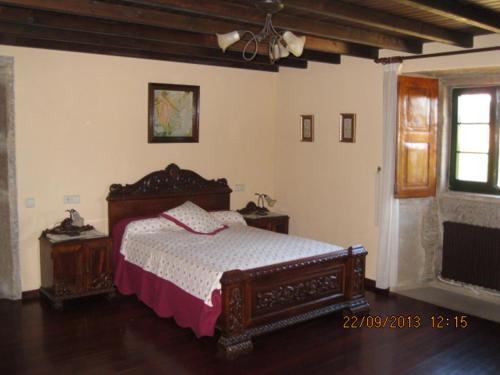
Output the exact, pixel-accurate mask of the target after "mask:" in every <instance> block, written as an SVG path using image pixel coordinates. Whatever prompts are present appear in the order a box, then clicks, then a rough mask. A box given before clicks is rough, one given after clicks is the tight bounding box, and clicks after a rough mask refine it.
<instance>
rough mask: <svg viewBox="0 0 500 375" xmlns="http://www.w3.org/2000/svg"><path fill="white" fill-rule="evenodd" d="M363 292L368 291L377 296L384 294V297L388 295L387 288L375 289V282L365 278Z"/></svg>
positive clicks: (388, 290)
mask: <svg viewBox="0 0 500 375" xmlns="http://www.w3.org/2000/svg"><path fill="white" fill-rule="evenodd" d="M365 290H369V291H370V292H374V293H377V294H384V295H388V294H389V292H390V289H389V288H387V289H381V288H377V285H376V283H375V280H372V279H367V278H366V277H365Z"/></svg>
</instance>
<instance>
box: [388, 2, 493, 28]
mask: <svg viewBox="0 0 500 375" xmlns="http://www.w3.org/2000/svg"><path fill="white" fill-rule="evenodd" d="M393 1H395V2H397V3H399V4H404V5H408V6H410V7H412V8H415V9H420V10H424V11H426V12H429V13H433V14H437V15H439V16H441V17H445V18H448V19H452V20H454V21H457V22H460V23H464V24H467V25H469V26H474V27H478V28H480V29H484V30H488V31H490V32H493V33H500V14H498V13H495V12H490V11H488V10H486V9H484V8H480V7H477V6H473V5H469V4H463V3H459V2H457V1H450V0H439V1H435V0H393Z"/></svg>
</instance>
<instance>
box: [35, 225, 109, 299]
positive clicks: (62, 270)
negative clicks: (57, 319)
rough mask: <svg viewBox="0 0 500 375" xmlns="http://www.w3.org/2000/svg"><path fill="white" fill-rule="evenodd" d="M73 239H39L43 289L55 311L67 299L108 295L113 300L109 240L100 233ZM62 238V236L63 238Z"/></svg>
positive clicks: (43, 237)
mask: <svg viewBox="0 0 500 375" xmlns="http://www.w3.org/2000/svg"><path fill="white" fill-rule="evenodd" d="M93 232H94V233H92V234H86V235H84V236H79V237H74V238H70V239H67V238H62V239H61V238H60V237H61V236H59V238H56V239H54V238H50V237H49V236H50V235H47V234H45V233H43V234H42V236H41V237H40V263H41V272H42V275H41V276H42V287H41V288H40V292H41V293H42V295H44V296H45V297H47V298H48V299H49V300H50V301H51V302H52V304H53V306H54V308H55V309H61V308H62V307H63V302H64V301H66V300H69V299H74V298H80V297H85V296H91V295H96V294H103V293H107V294H108V296H110V297H112V296H114V294H115V290H114V288H113V270H112V264H111V256H112V249H113V242H112V239H111V238H110V237H108V236H106V235H104V234H102V233H99V232H97V231H93ZM63 237H64V236H63Z"/></svg>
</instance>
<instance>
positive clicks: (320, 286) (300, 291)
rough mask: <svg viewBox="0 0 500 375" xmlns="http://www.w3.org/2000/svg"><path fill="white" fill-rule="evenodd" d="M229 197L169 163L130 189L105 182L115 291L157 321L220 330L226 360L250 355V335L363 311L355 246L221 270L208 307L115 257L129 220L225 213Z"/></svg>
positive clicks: (221, 182)
mask: <svg viewBox="0 0 500 375" xmlns="http://www.w3.org/2000/svg"><path fill="white" fill-rule="evenodd" d="M230 193H231V189H230V188H229V186H228V184H227V181H226V180H225V179H217V180H206V179H204V178H203V177H201V176H200V175H199V174H197V173H195V172H193V171H190V170H184V169H180V168H179V167H178V166H177V165H175V164H170V165H169V166H167V168H165V169H164V170H161V171H156V172H153V173H150V174H148V175H147V176H145V177H143V178H141V179H140V180H138V181H137V182H136V183H134V184H130V185H121V184H113V185H111V186H110V189H109V194H108V197H107V201H108V219H109V232H110V234H112V236H113V238H114V247H115V249H114V256H113V258H114V266H115V284H116V286H117V288H118V290H119V291H120V292H121V293H124V294H137V295H138V297H139V298H140V299H141V300H142V301H144V302H145V303H146V304H147V305H148V306H150V307H151V308H153V310H155V312H156V313H157V314H158V315H159V316H165V317H172V316H173V317H174V319H175V320H176V322H177V323H178V324H179V325H180V326H183V327H190V328H192V329H193V330H194V331H195V333H196V334H197V335H198V336H203V335H212V334H213V330H212V329H211V328H210V327H216V328H217V330H218V331H220V336H219V339H218V348H219V352H220V354H221V355H223V356H224V357H226V358H229V359H233V358H236V357H237V356H239V355H241V354H243V353H247V352H250V351H251V350H252V348H253V344H252V337H254V336H257V335H261V334H264V333H266V332H271V331H273V330H276V329H281V328H284V327H287V326H290V325H293V324H297V323H300V322H303V321H306V320H309V319H313V318H315V317H319V316H322V315H325V314H329V313H332V312H335V311H342V312H343V313H344V314H360V313H364V312H366V311H368V308H369V305H368V303H367V301H366V299H365V298H364V270H365V257H366V254H367V252H366V250H365V249H364V248H363V247H362V246H354V247H349V248H348V249H339V248H336V249H335V251H328V252H324V253H321V254H319V255H314V256H307V257H300V258H298V259H293V260H288V261H283V262H278V263H274V264H271V265H266V266H257V267H251V268H248V267H239V269H232V270H228V271H224V272H223V273H221V277H220V280H218V283H219V285H220V289H216V290H214V291H213V294H212V295H211V300H210V302H207V301H203V300H202V299H200V298H195V297H194V296H193V295H190V294H189V293H187V292H185V291H184V290H182V288H180V287H178V286H177V285H175V284H174V283H172V282H170V281H168V280H164V279H162V278H161V277H158V276H157V275H154V274H152V273H150V272H148V271H147V270H145V269H142V268H141V267H140V266H138V265H137V264H133V263H132V262H130V261H127V259H125V256H124V255H123V254H121V253H120V243H121V240H122V236H123V233H124V230H125V228H126V226H127V225H128V224H129V223H130V222H133V221H134V220H135V218H145V217H154V216H157V215H159V214H160V213H161V212H163V211H165V210H168V209H170V208H173V207H176V206H178V205H180V204H183V203H184V202H186V201H191V202H193V203H195V204H196V205H198V206H200V207H202V208H203V209H205V210H207V211H220V210H229V206H230V204H229V203H230ZM238 231H242V230H240V229H234V230H228V231H226V230H224V231H222V232H221V233H224V234H223V235H218V236H219V238H220V239H224V238H225V237H228V236H233V235H239V234H238V233H237V232H238ZM252 231H253V232H252ZM255 231H259V232H255ZM244 233H250V234H252V235H253V236H260V237H262V238H264V237H265V236H266V235H268V234H266V233H265V231H263V230H260V229H251V230H245V231H244ZM181 235H182V234H179V236H181ZM269 235H271V234H269ZM273 235H276V236H285V235H281V234H273ZM278 239H279V238H278ZM281 240H285V238H282V239H281ZM263 243H265V242H263ZM207 327H208V328H207Z"/></svg>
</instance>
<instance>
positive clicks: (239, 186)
mask: <svg viewBox="0 0 500 375" xmlns="http://www.w3.org/2000/svg"><path fill="white" fill-rule="evenodd" d="M234 191H235V192H237V191H240V192H241V191H245V184H235V185H234Z"/></svg>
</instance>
